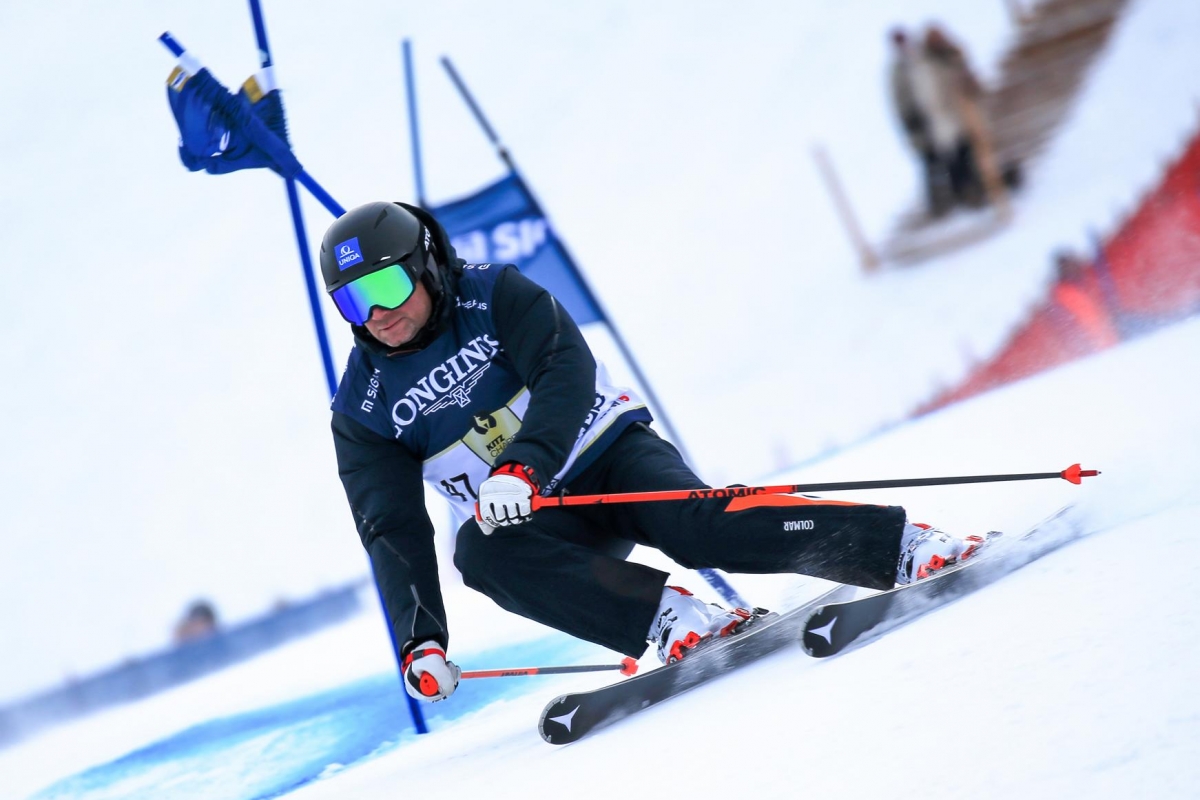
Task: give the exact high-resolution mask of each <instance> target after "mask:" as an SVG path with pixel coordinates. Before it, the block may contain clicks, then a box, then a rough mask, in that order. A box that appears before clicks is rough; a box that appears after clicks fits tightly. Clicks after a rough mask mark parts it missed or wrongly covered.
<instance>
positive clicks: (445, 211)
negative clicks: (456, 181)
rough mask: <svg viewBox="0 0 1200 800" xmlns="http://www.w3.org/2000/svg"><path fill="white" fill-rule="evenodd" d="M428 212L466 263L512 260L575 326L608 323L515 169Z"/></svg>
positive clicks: (507, 262) (498, 262) (510, 262)
mask: <svg viewBox="0 0 1200 800" xmlns="http://www.w3.org/2000/svg"><path fill="white" fill-rule="evenodd" d="M429 211H430V213H431V214H433V216H434V217H436V218H437V220H438V222H440V223H442V226H443V227H445V229H446V232H447V233H448V234H449V235H450V242H451V244H453V245H454V249H455V250H456V251H457V252H458V256H459V258H462V259H465V260H466V261H467V263H469V264H484V263H494V264H516V265H517V266H518V267H520V269H521V272H522V274H524V275H525V276H527V277H528V278H529V279H530V280H531V281H533V282H534V283H537V284H538V285H539V286H543V287H545V288H546V289H547V290H548V291H549V292H550V293H551V294H552V295H554V296H555V297H556V298H558V301H559V302H560V303H562V304H563V306H565V307H566V309H567V313H569V314H570V315H571V318H572V319H574V320H575V323H576V324H577V325H584V324H586V323H588V322H607V321H608V320H607V319H605V317H604V312H603V311H601V310H600V305H599V304H598V303H597V302H596V298H595V297H594V296H593V295H592V292H591V290H590V289H589V288H588V285H587V284H586V283H585V282H584V280H583V277H582V276H581V275H580V273H579V270H578V269H576V267H575V264H574V263H573V262H572V261H571V257H570V256H569V255H568V254H567V252H566V249H565V248H564V247H563V246H562V243H561V242H559V241H558V239H557V237H555V235H554V231H553V230H551V229H550V223H549V221H548V220H547V219H546V215H545V214H543V213H542V210H541V208H539V207H538V204H537V201H536V200H534V199H533V196H532V195H531V194H530V193H529V190H528V189H527V188H526V186H525V184H524V182H523V181H522V180H521V178H520V176H519V175H517V174H516V173H513V174H510V175H508V176H507V177H505V178H502V179H500V180H499V181H496V182H495V183H493V184H492V185H491V186H485V187H484V188H483V189H481V190H479V191H478V192H476V193H475V194H473V195H471V196H470V197H465V198H463V199H462V200H455V201H454V202H451V203H446V204H445V205H441V206H436V207H434V208H430V209H429Z"/></svg>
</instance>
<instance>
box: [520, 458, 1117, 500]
mask: <svg viewBox="0 0 1200 800" xmlns="http://www.w3.org/2000/svg"><path fill="white" fill-rule="evenodd" d="M1099 474H1100V472H1099V471H1098V470H1094V469H1081V468H1080V466H1079V465H1078V464H1072V465H1071V466H1070V467H1067V468H1066V469H1064V470H1062V471H1061V472H1025V473H1019V474H1015V475H964V476H959V477H952V478H901V479H897V480H884V481H846V482H842V483H793V484H782V485H779V486H731V487H729V488H726V489H678V490H674V491H666V492H627V493H622V494H586V495H585V494H581V495H573V496H571V495H568V496H562V497H536V496H535V497H534V498H533V508H534V510H537V509H539V508H552V507H557V506H588V505H599V504H609V503H650V502H659V501H663V500H708V499H715V498H722V497H724V498H733V497H753V496H755V495H760V494H801V493H805V492H840V491H846V490H849V489H897V488H902V487H908V486H948V485H952V484H958V483H998V482H1001V481H1037V480H1046V479H1048V478H1061V479H1063V480H1065V481H1070V482H1071V483H1074V484H1078V483H1080V482H1081V481H1082V479H1083V478H1092V477H1095V476H1096V475H1099Z"/></svg>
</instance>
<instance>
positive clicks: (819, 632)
mask: <svg viewBox="0 0 1200 800" xmlns="http://www.w3.org/2000/svg"><path fill="white" fill-rule="evenodd" d="M837 621H838V618H837V617H834V618H833V619H831V620H829V624H828V625H824V626H822V627H820V628H813V629H812V630H810V631H809V633H811V634H814V635H816V636H820V637H821V638H822V639H824V640H825V641H827V642H829V643H830V644H833V626H834V623H836V622H837Z"/></svg>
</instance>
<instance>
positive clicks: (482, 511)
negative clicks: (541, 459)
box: [475, 463, 538, 535]
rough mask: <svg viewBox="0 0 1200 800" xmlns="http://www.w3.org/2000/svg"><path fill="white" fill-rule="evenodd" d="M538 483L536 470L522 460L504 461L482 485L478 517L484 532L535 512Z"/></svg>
mask: <svg viewBox="0 0 1200 800" xmlns="http://www.w3.org/2000/svg"><path fill="white" fill-rule="evenodd" d="M537 491H538V483H537V478H536V477H534V474H533V470H532V469H530V468H529V467H526V466H524V465H522V464H516V463H508V464H503V465H501V466H499V467H496V469H494V470H492V476H491V477H490V478H488V479H487V480H486V481H484V482H483V485H482V486H480V487H479V506H478V510H477V513H476V515H475V519H476V520H477V521H478V522H479V527H480V528H481V529H482V530H483V532H484V534H485V535H486V534H490V533H491V532H492V531H494V530H495V529H496V528H499V527H501V526H503V525H516V524H518V523H521V522H524V521H525V520H527V519H529V518H530V517H531V516H533V496H534V495H535V494H537Z"/></svg>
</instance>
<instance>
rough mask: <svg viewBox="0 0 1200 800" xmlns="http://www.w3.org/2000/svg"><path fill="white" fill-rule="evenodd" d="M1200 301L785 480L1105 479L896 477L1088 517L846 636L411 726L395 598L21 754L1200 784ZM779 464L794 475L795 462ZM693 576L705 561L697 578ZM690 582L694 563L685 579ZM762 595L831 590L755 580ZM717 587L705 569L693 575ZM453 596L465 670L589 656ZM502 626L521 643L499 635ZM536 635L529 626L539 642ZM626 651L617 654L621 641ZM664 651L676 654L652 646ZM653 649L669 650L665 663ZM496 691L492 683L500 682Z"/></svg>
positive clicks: (972, 510)
mask: <svg viewBox="0 0 1200 800" xmlns="http://www.w3.org/2000/svg"><path fill="white" fill-rule="evenodd" d="M1198 348H1200V320H1196V321H1191V322H1187V323H1182V324H1180V325H1177V326H1175V327H1173V328H1170V329H1167V330H1164V331H1161V332H1159V333H1157V334H1155V335H1153V336H1152V337H1148V338H1145V339H1142V340H1139V341H1136V342H1132V343H1129V344H1126V345H1123V346H1121V347H1119V348H1117V349H1115V350H1113V351H1110V352H1108V353H1106V354H1104V355H1103V356H1099V357H1094V358H1091V359H1088V360H1086V361H1082V362H1079V363H1076V364H1073V365H1071V366H1069V367H1065V368H1063V369H1061V370H1059V371H1056V372H1054V373H1050V374H1046V375H1043V376H1040V377H1038V378H1035V379H1031V380H1029V381H1026V382H1024V383H1021V384H1018V385H1014V386H1011V387H1008V388H1006V389H1003V390H1000V391H997V392H994V393H992V394H990V395H988V396H985V397H982V398H978V399H975V400H972V401H968V402H966V403H964V404H962V405H960V406H957V407H955V408H953V409H950V410H947V411H944V412H940V413H938V414H936V415H933V416H931V417H928V418H925V419H923V420H921V421H919V422H916V423H912V424H909V425H906V426H903V427H901V428H899V429H897V430H894V431H893V432H891V433H889V434H888V435H886V436H882V437H879V438H878V439H876V440H874V441H873V442H870V443H868V444H865V445H862V446H860V447H857V448H853V449H851V450H848V451H846V452H844V453H842V454H840V455H839V456H837V457H836V458H832V459H829V460H827V461H825V462H823V463H821V464H818V465H815V466H813V467H810V468H808V469H805V470H803V471H795V472H788V473H785V475H786V477H787V478H788V479H795V480H813V479H817V478H820V479H833V480H837V479H843V478H848V477H851V476H865V477H885V476H897V475H913V476H915V475H921V474H929V473H936V472H941V471H947V472H953V473H955V474H959V473H962V474H967V473H977V472H981V471H985V470H990V469H995V470H998V471H1001V472H1013V471H1049V470H1052V469H1055V468H1058V467H1066V466H1067V465H1068V464H1069V463H1070V462H1071V461H1073V460H1076V459H1079V460H1081V461H1082V462H1083V464H1084V465H1085V467H1088V468H1097V469H1100V470H1102V473H1103V474H1102V475H1100V476H1099V477H1097V478H1094V479H1089V480H1087V481H1085V483H1084V485H1083V486H1080V487H1076V486H1072V485H1070V484H1067V483H1066V482H1063V481H1057V480H1055V481H1048V482H1041V483H1022V484H992V485H976V486H967V487H943V488H922V489H909V490H903V491H898V490H893V491H887V492H877V493H874V494H873V495H872V496H871V497H870V498H864V499H872V500H874V501H877V502H892V503H903V504H904V505H905V506H906V507H907V508H908V510H909V513H910V515H911V516H912V517H913V518H915V519H921V520H928V521H933V522H937V523H938V524H940V525H942V526H945V527H951V528H954V529H956V530H960V531H977V530H983V529H986V528H990V527H999V528H1002V529H1005V530H1010V531H1018V530H1022V529H1024V528H1025V527H1027V526H1028V525H1030V524H1033V523H1035V522H1037V521H1038V520H1039V519H1040V518H1042V517H1044V516H1045V515H1047V514H1048V513H1050V512H1053V511H1055V510H1056V509H1058V508H1060V507H1061V506H1063V505H1067V504H1071V505H1073V509H1072V511H1071V514H1072V518H1073V519H1074V520H1075V521H1076V523H1077V524H1078V526H1079V530H1080V531H1081V532H1082V533H1083V534H1084V535H1083V536H1082V538H1081V539H1080V540H1078V541H1076V542H1074V543H1072V544H1069V545H1067V546H1066V547H1064V548H1063V549H1061V550H1059V551H1057V552H1054V553H1052V554H1050V555H1048V556H1046V557H1044V558H1043V559H1041V560H1040V561H1037V562H1034V563H1033V564H1032V565H1029V566H1027V567H1025V568H1024V569H1023V570H1020V571H1018V572H1016V573H1013V574H1011V575H1009V576H1008V577H1006V578H1004V579H1002V580H1001V581H999V582H998V583H995V584H993V585H991V586H989V587H986V588H985V589H983V590H981V591H979V592H977V593H975V594H972V595H969V596H968V597H966V598H963V599H962V600H960V601H958V602H956V603H954V604H952V605H950V606H947V607H944V608H942V609H938V610H936V611H934V612H933V613H930V614H929V615H927V616H925V617H923V618H921V619H920V620H917V621H916V622H914V623H912V624H910V625H908V626H906V627H903V628H900V629H897V630H894V631H892V632H890V633H889V634H887V635H885V636H884V637H883V638H881V639H879V640H877V641H876V642H874V643H871V644H869V645H867V646H865V647H862V648H860V649H857V650H854V651H851V652H849V653H847V654H845V655H843V656H840V657H837V658H834V659H830V660H827V661H815V660H812V659H809V658H808V657H806V656H805V655H803V653H802V652H801V650H800V649H799V647H796V648H794V649H789V650H785V651H783V652H780V653H778V654H776V655H775V656H773V657H770V658H768V659H766V660H764V661H762V662H760V663H759V664H757V665H755V666H752V667H749V668H746V669H744V670H742V671H740V672H738V673H737V674H736V675H735V676H730V677H729V678H727V679H723V680H718V681H715V682H713V683H711V684H709V685H707V686H705V687H702V688H700V689H697V690H696V691H694V692H692V693H690V694H688V695H687V696H685V697H682V698H678V699H676V700H674V701H671V702H669V703H666V704H664V705H661V706H658V707H655V708H653V709H650V710H648V711H646V712H644V713H642V714H640V715H637V716H635V717H632V718H629V719H627V720H625V721H624V722H622V723H620V724H618V725H615V726H613V727H611V728H608V729H605V730H604V731H601V732H599V733H597V734H596V735H594V736H593V737H591V738H589V739H586V740H584V741H583V742H580V743H578V744H575V745H571V746H568V747H565V748H555V747H552V746H550V745H546V744H544V743H543V742H542V740H541V739H540V737H539V735H538V733H537V729H536V721H537V717H538V713H539V711H540V710H541V708H542V707H543V705H544V704H545V703H546V702H548V701H549V700H550V699H552V698H553V697H554V696H555V695H557V694H558V693H560V692H562V691H564V690H566V689H568V688H570V689H578V688H583V687H587V686H590V685H595V684H598V683H599V682H601V680H602V679H601V678H597V677H594V676H593V677H590V678H589V677H588V676H577V677H569V678H562V679H555V680H546V679H540V680H539V679H507V680H505V681H495V682H489V683H492V684H493V685H492V686H488V687H486V688H484V687H481V686H479V685H478V684H479V683H480V682H475V683H474V684H471V685H468V684H464V688H463V689H462V690H460V693H458V694H456V695H455V696H454V697H453V698H451V699H450V700H449V701H447V702H445V703H441V704H438V705H436V706H433V707H432V711H433V712H434V717H433V718H432V723H431V724H432V726H433V728H434V732H433V733H432V734H430V735H427V736H424V737H421V738H419V739H415V740H414V737H413V735H412V733H411V731H410V730H409V729H407V727H406V724H405V721H404V717H403V710H402V708H401V707H400V701H399V699H398V689H397V688H396V679H395V677H394V674H393V673H392V672H391V671H390V669H389V665H388V663H387V662H388V656H387V653H386V652H385V649H386V648H384V647H383V646H382V645H381V640H382V638H383V637H382V635H381V624H380V622H379V620H378V619H377V617H376V616H375V615H365V616H364V617H363V618H362V619H359V620H357V621H354V622H350V623H347V624H346V625H344V626H341V627H339V628H337V629H333V630H330V631H327V632H325V633H322V634H318V635H316V636H313V637H311V638H310V639H308V640H306V641H303V642H300V643H297V644H295V645H291V646H289V647H288V648H285V649H283V650H280V651H278V652H275V653H272V654H269V655H267V656H264V657H262V658H260V659H258V660H256V661H254V662H251V663H248V664H245V665H242V666H240V667H237V668H234V669H231V670H228V671H226V672H224V673H221V674H218V675H215V676H212V677H210V678H207V679H205V680H202V681H199V682H197V683H195V684H192V685H189V686H186V687H183V688H180V689H178V690H175V691H173V692H171V693H169V694H165V695H161V696H159V697H156V698H152V699H150V700H147V701H144V702H142V703H139V704H136V705H131V706H128V707H125V708H122V709H119V710H115V711H112V712H108V713H105V714H103V715H101V716H97V717H94V718H92V719H89V720H85V721H83V722H79V723H77V724H75V725H72V726H70V727H66V728H61V729H57V730H54V731H51V732H50V733H47V734H44V735H43V736H41V737H39V738H37V739H34V740H31V741H29V742H27V743H24V744H21V745H18V746H17V747H15V748H12V749H10V750H8V751H0V775H3V776H4V782H5V784H6V789H8V793H7V794H6V796H10V795H11V796H14V797H24V796H26V795H27V794H28V793H30V792H34V794H32V796H33V797H34V798H36V800H51V799H52V798H53V799H55V800H58V799H60V798H72V799H73V800H99V798H117V797H120V798H128V799H131V800H132V799H133V798H155V800H158V798H164V797H169V798H204V799H205V800H215V799H222V800H224V799H226V798H227V799H228V800H250V799H251V798H265V797H276V796H286V797H288V798H295V800H326V798H328V799H329V800H333V799H334V798H338V799H339V800H340V799H341V798H347V797H353V798H356V800H370V799H371V798H390V797H396V796H398V795H403V796H430V795H438V796H446V797H488V798H493V797H496V798H500V797H503V798H508V797H513V798H516V797H554V796H562V795H564V794H569V796H572V797H581V798H602V797H612V796H615V795H629V794H633V795H635V796H638V795H642V794H645V795H646V796H658V795H661V794H662V793H663V791H664V782H669V784H670V790H671V791H684V790H686V793H687V795H688V796H689V797H695V798H700V800H705V799H707V798H713V799H714V800H715V799H716V798H728V797H755V798H790V797H796V796H804V797H813V798H833V797H837V798H858V797H862V798H867V797H881V796H888V795H891V794H894V793H896V792H899V791H909V790H912V789H913V788H914V787H917V788H919V790H920V794H921V796H922V797H925V798H934V799H936V798H963V797H970V798H1011V797H1023V798H1048V799H1049V798H1063V797H1089V798H1128V797H1154V798H1187V797H1194V796H1195V794H1194V792H1195V787H1196V786H1197V785H1200V765H1198V764H1197V763H1196V760H1195V759H1194V758H1192V757H1191V756H1192V754H1194V753H1195V752H1196V750H1197V748H1198V747H1200V695H1198V694H1197V693H1196V692H1194V691H1192V689H1191V687H1192V684H1193V682H1194V679H1195V670H1196V664H1198V663H1200V622H1198V621H1197V620H1198V619H1200V616H1198V614H1197V611H1198V610H1200V608H1198V605H1200V604H1198V603H1197V600H1196V594H1195V592H1194V590H1193V581H1192V580H1191V573H1192V570H1193V566H1192V565H1193V564H1194V563H1195V562H1196V559H1198V558H1200V540H1198V539H1197V537H1196V536H1195V526H1196V522H1197V519H1198V518H1200V488H1197V485H1196V482H1195V480H1194V475H1195V474H1196V472H1197V470H1200V418H1198V417H1197V415H1196V414H1194V413H1193V411H1192V404H1191V403H1189V402H1186V401H1182V400H1183V399H1184V398H1187V397H1188V396H1190V395H1192V394H1193V393H1194V391H1195V389H1196V386H1195V381H1196V378H1195V377H1194V375H1193V374H1191V372H1190V371H1188V370H1181V369H1179V364H1180V363H1182V362H1183V361H1186V360H1187V359H1189V358H1192V357H1194V354H1195V353H1196V352H1197V349H1198ZM780 477H783V476H780ZM676 577H677V579H678V580H689V578H688V575H686V574H681V575H678V576H676ZM689 582H691V581H689ZM736 582H737V585H738V586H739V587H740V588H742V589H743V590H745V591H747V592H748V593H749V594H750V595H751V597H752V598H753V600H754V601H755V602H762V603H769V604H773V605H776V607H784V605H785V604H786V603H788V602H789V601H792V602H794V601H795V600H796V599H798V598H799V597H802V596H805V595H807V594H809V593H812V592H815V591H816V590H817V589H818V588H819V587H818V586H817V585H816V584H817V583H818V582H814V581H809V582H806V581H805V580H804V579H800V578H750V577H747V576H736ZM691 585H693V587H694V588H696V589H698V590H700V589H701V588H702V587H700V586H697V585H696V584H695V583H694V582H691ZM464 592H465V590H461V589H460V590H459V591H458V592H456V593H455V594H454V595H453V596H452V597H451V619H452V621H454V622H458V621H464V622H465V617H466V616H467V615H473V616H474V618H475V620H476V622H475V625H476V627H474V628H471V627H470V625H469V624H468V625H465V626H464V627H466V628H467V630H469V631H471V632H470V633H460V634H458V640H457V641H458V642H459V644H458V647H457V651H456V652H457V653H458V654H459V656H458V657H459V658H460V659H461V660H462V662H463V664H464V665H465V666H467V667H469V668H470V667H474V668H485V667H495V666H502V665H510V666H511V665H512V664H513V663H514V662H513V661H512V660H511V659H514V658H516V659H521V663H522V664H525V665H529V664H532V663H536V662H538V659H542V658H547V657H553V656H554V655H555V651H558V653H557V655H558V656H560V657H564V656H565V658H564V660H567V661H571V660H588V659H595V658H596V657H597V654H596V653H584V652H582V651H579V652H575V653H566V652H564V651H563V647H562V645H561V643H556V642H554V641H553V637H550V638H549V639H547V638H546V637H545V632H544V631H536V630H534V629H533V628H532V627H528V626H527V627H524V628H523V627H522V626H521V624H518V623H516V622H514V621H512V620H506V618H504V616H503V615H502V614H499V613H498V612H495V611H489V610H488V609H487V608H486V607H485V606H486V604H485V603H482V604H481V602H480V600H479V598H478V597H477V596H474V595H469V594H465V593H464ZM497 636H500V638H504V639H506V640H507V641H508V646H507V647H504V648H500V649H492V650H491V651H490V652H481V651H483V650H485V649H487V648H488V647H489V645H490V644H493V643H494V642H489V638H492V639H494V638H495V637H497ZM526 639H528V640H529V643H528V644H521V643H520V642H521V641H522V640H526ZM611 657H612V656H611V655H610V656H609V658H611ZM649 658H650V659H652V658H653V656H650V657H649ZM643 663H644V664H645V665H646V666H647V667H648V666H649V660H647V659H644V661H643ZM481 692H488V693H491V694H490V695H489V697H488V698H487V701H488V702H486V704H482V705H481V704H480V700H481V695H480V693H481Z"/></svg>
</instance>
